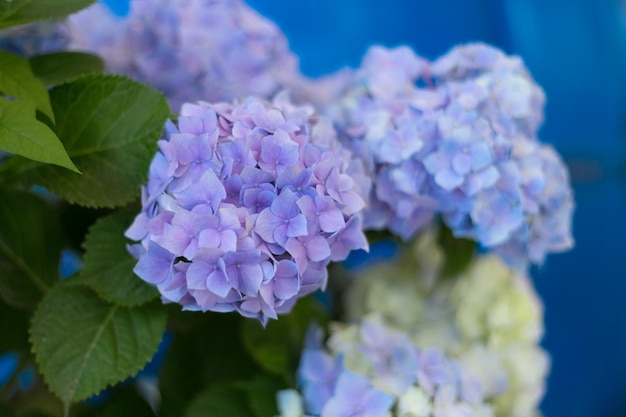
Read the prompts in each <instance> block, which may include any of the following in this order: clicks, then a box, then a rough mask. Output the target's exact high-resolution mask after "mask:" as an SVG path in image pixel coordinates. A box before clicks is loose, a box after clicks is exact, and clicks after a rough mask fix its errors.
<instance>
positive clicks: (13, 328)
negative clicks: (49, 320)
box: [0, 302, 30, 415]
mask: <svg viewBox="0 0 626 417" xmlns="http://www.w3.org/2000/svg"><path fill="white" fill-rule="evenodd" d="M28 320H29V314H28V313H27V312H26V311H24V310H18V309H15V308H11V307H10V306H8V305H6V304H4V303H3V302H0V329H2V337H0V352H6V351H9V350H12V351H16V352H27V351H28V350H29V349H30V347H29V344H28V331H27V329H28ZM0 415H2V414H0Z"/></svg>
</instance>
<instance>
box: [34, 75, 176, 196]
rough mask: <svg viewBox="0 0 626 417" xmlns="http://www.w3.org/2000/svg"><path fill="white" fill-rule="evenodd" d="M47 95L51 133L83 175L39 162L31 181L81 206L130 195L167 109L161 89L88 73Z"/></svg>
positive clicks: (152, 152) (150, 155)
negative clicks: (52, 122)
mask: <svg viewBox="0 0 626 417" xmlns="http://www.w3.org/2000/svg"><path fill="white" fill-rule="evenodd" d="M50 98H51V100H52V107H53V108H54V112H55V114H56V116H57V124H56V133H57V135H58V136H59V138H61V141H62V142H63V144H64V145H65V148H66V149H67V151H68V153H69V155H70V157H72V160H73V161H74V163H75V164H76V166H77V167H78V169H80V171H81V172H82V173H83V175H82V176H78V175H75V174H73V173H71V172H67V171H64V170H61V169H58V168H56V167H53V166H39V167H37V168H35V170H34V172H33V173H32V176H33V177H34V179H35V182H36V183H38V184H41V185H43V186H44V187H46V188H48V189H49V190H51V191H52V192H54V193H56V194H57V195H59V196H61V197H63V198H65V199H66V200H68V201H69V202H71V203H76V204H80V205H83V206H87V207H115V206H121V205H124V204H126V203H128V202H130V201H132V200H134V199H135V198H136V197H137V196H138V195H139V190H140V186H141V185H142V184H143V183H144V182H145V181H146V179H147V176H148V167H149V166H150V162H151V161H152V158H153V157H154V155H155V152H156V147H157V145H156V142H157V140H158V139H159V138H160V137H161V133H162V130H163V127H164V125H165V121H166V120H167V117H168V115H169V108H168V105H167V101H166V100H165V99H164V98H163V95H162V94H161V93H159V92H158V91H156V90H155V89H153V88H151V87H149V86H147V85H143V84H140V83H138V82H135V81H132V80H130V79H128V78H124V77H118V76H111V75H109V76H100V75H90V76H87V77H83V78H80V79H78V80H76V81H74V82H72V83H69V84H63V85H61V86H59V87H55V88H53V89H52V90H51V91H50Z"/></svg>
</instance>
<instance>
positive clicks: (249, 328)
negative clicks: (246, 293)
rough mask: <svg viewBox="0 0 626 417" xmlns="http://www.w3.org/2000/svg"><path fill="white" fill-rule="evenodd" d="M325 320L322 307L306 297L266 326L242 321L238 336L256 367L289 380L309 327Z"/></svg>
mask: <svg viewBox="0 0 626 417" xmlns="http://www.w3.org/2000/svg"><path fill="white" fill-rule="evenodd" d="M327 320H328V319H327V316H326V311H325V310H324V308H323V307H322V306H321V305H320V304H319V302H317V300H315V298H314V297H313V296H309V297H306V298H303V299H300V300H298V302H297V304H296V306H295V307H294V309H293V311H292V312H291V313H289V314H286V315H284V316H280V317H279V318H278V320H272V321H270V322H269V323H268V324H267V327H266V328H263V326H261V324H260V323H258V322H256V321H253V320H247V321H245V322H244V323H243V324H244V325H243V327H242V331H243V333H242V338H243V342H244V345H245V347H246V349H247V350H248V353H249V354H250V355H251V356H252V357H253V358H254V359H255V360H256V361H257V364H258V365H259V366H261V367H262V368H263V369H265V370H267V371H269V372H271V373H274V374H277V375H281V376H283V377H285V378H287V379H290V378H293V376H294V375H295V369H296V368H297V366H298V359H299V356H300V352H301V351H302V344H303V342H304V336H305V334H306V331H307V330H308V328H309V326H310V325H311V323H313V322H317V323H319V324H323V323H326V321H327Z"/></svg>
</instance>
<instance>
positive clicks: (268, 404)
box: [236, 375, 287, 417]
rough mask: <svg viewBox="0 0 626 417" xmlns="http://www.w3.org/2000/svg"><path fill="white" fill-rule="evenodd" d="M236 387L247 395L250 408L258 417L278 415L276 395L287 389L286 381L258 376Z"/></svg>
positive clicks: (239, 383) (268, 376)
mask: <svg viewBox="0 0 626 417" xmlns="http://www.w3.org/2000/svg"><path fill="white" fill-rule="evenodd" d="M236 385H237V387H239V388H241V389H242V390H243V391H244V393H245V394H246V400H247V403H248V406H249V407H250V409H251V410H252V411H253V412H254V415H255V416H256V417H268V416H275V415H277V414H278V409H277V408H276V393H277V392H278V391H280V390H282V389H285V388H287V386H286V384H285V381H283V380H281V379H278V378H276V377H273V376H270V375H256V376H255V377H254V378H252V379H250V380H247V381H241V382H237V383H236Z"/></svg>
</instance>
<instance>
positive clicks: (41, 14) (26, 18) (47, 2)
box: [0, 0, 96, 28]
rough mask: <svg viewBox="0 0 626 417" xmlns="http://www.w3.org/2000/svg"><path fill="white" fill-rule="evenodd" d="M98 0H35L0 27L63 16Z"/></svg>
mask: <svg viewBox="0 0 626 417" xmlns="http://www.w3.org/2000/svg"><path fill="white" fill-rule="evenodd" d="M95 1H96V0H33V1H29V2H27V4H25V5H22V7H20V8H19V9H18V10H16V11H15V12H13V13H10V14H9V15H8V16H7V17H5V18H4V19H3V21H1V22H0V28H5V27H8V26H14V25H19V24H22V23H27V22H33V21H36V20H44V19H56V18H62V17H65V16H67V15H69V14H72V13H74V12H77V11H79V10H80V9H83V8H85V7H87V6H89V5H90V4H93V3H95ZM4 2H6V0H4Z"/></svg>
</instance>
